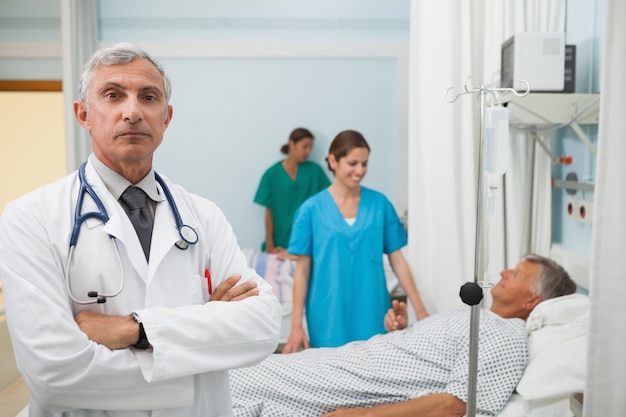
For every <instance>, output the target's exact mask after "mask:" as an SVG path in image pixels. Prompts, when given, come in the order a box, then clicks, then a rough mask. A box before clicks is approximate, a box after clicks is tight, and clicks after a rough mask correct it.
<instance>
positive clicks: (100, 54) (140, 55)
mask: <svg viewBox="0 0 626 417" xmlns="http://www.w3.org/2000/svg"><path fill="white" fill-rule="evenodd" d="M136 59H146V60H148V61H150V62H151V63H152V65H154V66H155V67H156V69H157V70H158V71H159V73H160V74H161V76H162V77H163V86H164V88H165V99H166V102H167V103H169V102H170V96H171V95H172V84H171V82H170V79H169V78H168V76H167V74H166V73H165V70H164V69H163V66H162V65H161V64H160V63H159V62H158V61H157V60H156V59H154V58H152V56H150V54H148V53H147V52H146V51H144V50H143V49H141V48H138V47H137V46H135V45H133V44H130V43H118V44H115V45H113V46H111V47H109V48H102V49H99V50H97V51H96V52H94V54H93V55H92V57H91V59H90V60H89V61H88V62H87V63H86V64H85V66H84V67H83V75H82V76H81V78H80V82H79V84H78V93H79V98H80V101H82V102H83V103H85V107H86V108H87V111H89V87H90V86H91V80H92V78H93V73H94V71H95V70H96V68H98V66H100V65H120V64H128V63H129V62H132V61H134V60H136Z"/></svg>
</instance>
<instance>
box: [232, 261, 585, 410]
mask: <svg viewBox="0 0 626 417" xmlns="http://www.w3.org/2000/svg"><path fill="white" fill-rule="evenodd" d="M244 252H245V253H246V256H247V258H248V263H249V266H250V267H252V268H254V269H255V270H256V271H257V272H258V273H259V275H261V276H263V277H264V278H265V279H266V280H267V281H268V283H269V284H270V285H272V288H273V289H274V292H275V294H276V296H277V297H278V299H279V300H280V302H281V305H282V307H283V321H282V327H281V342H283V343H284V341H286V339H287V337H288V334H289V327H290V322H291V290H292V283H293V271H294V270H295V262H293V261H279V260H278V259H277V258H276V256H275V255H268V254H266V253H263V252H260V251H256V250H251V249H248V250H244ZM385 258H386V257H385ZM566 269H567V265H566ZM385 274H386V278H387V286H388V288H389V290H390V292H391V291H393V289H394V288H395V287H396V286H397V283H398V282H397V278H396V277H395V275H394V274H393V271H392V270H391V268H390V267H389V265H388V263H386V264H385ZM572 278H574V279H575V280H577V279H576V277H574V276H572ZM584 281H585V282H587V281H586V280H584ZM577 282H580V280H577ZM485 304H486V305H488V304H489V296H488V294H486V301H485ZM588 319H589V298H588V297H587V296H586V295H584V294H572V295H568V296H564V297H558V298H555V299H551V300H546V301H544V302H542V303H540V304H539V305H538V306H537V307H536V308H535V309H534V310H533V312H532V313H531V315H530V316H529V318H528V320H527V322H526V330H527V333H528V337H529V355H530V358H529V359H530V360H529V363H528V365H527V367H526V369H525V371H524V374H523V376H522V379H521V380H520V382H519V384H518V385H517V389H516V391H515V392H514V393H513V395H512V396H511V398H510V399H509V401H508V403H507V405H506V406H505V408H504V409H503V410H502V411H501V412H500V414H498V417H570V416H573V415H574V414H573V413H572V412H571V411H570V397H572V395H574V394H576V393H581V392H583V390H584V381H585V371H586V358H587V352H586V350H587V334H588ZM468 331H469V329H468Z"/></svg>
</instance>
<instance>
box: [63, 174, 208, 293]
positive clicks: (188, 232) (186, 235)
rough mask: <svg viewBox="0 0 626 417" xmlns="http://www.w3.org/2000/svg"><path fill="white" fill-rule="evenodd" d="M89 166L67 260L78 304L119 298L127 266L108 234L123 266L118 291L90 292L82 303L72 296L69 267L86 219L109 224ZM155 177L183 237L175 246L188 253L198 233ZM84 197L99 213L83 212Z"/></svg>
mask: <svg viewBox="0 0 626 417" xmlns="http://www.w3.org/2000/svg"><path fill="white" fill-rule="evenodd" d="M86 164H87V163H86V162H83V164H82V165H81V166H80V168H79V169H78V179H79V181H80V188H79V189H78V200H77V202H76V211H75V214H74V227H73V229H72V235H71V237H70V252H69V255H68V257H67V264H66V268H65V270H66V276H65V286H66V288H67V292H68V294H69V296H70V298H71V299H72V301H74V302H75V303H78V304H95V303H98V304H102V303H106V301H107V298H112V297H116V296H118V295H119V294H120V293H121V292H122V290H123V289H124V283H125V276H124V265H123V263H122V257H121V256H120V251H119V248H118V247H117V240H116V239H115V237H114V236H111V235H109V237H110V238H111V242H112V243H113V248H114V249H115V256H116V258H117V262H118V265H119V266H120V275H121V277H122V278H121V279H120V286H119V288H118V289H117V291H115V292H113V293H109V294H104V293H100V292H98V291H89V292H87V296H88V297H89V298H90V299H89V300H80V299H78V298H76V297H75V296H74V294H73V293H72V285H71V283H70V264H71V262H72V258H73V255H74V248H75V247H76V242H77V241H78V234H79V233H80V226H81V225H82V224H83V222H85V220H87V219H89V218H92V217H93V218H96V219H98V220H100V221H101V222H102V223H103V224H106V223H107V222H108V221H109V215H108V214H107V211H106V209H105V208H104V204H102V200H100V198H99V197H98V195H97V194H96V192H95V191H94V190H93V188H92V187H91V185H89V183H88V182H87V180H86V179H85V165H86ZM154 177H155V179H156V181H157V182H158V183H159V185H160V186H161V188H162V189H163V192H164V193H165V198H166V199H167V202H168V204H169V205H170V207H171V208H172V213H173V214H174V220H175V222H176V227H177V228H178V235H179V236H180V240H179V241H177V242H176V247H177V248H179V249H181V250H185V249H187V248H188V247H189V245H195V244H196V243H197V242H198V233H196V231H195V230H194V228H193V227H191V226H189V225H187V224H184V223H183V220H182V218H181V217H180V212H179V211H178V207H177V206H176V203H175V202H174V197H173V196H172V193H171V192H170V190H169V188H168V187H167V185H166V184H165V181H163V178H161V176H160V175H159V174H157V173H156V172H155V173H154ZM85 194H89V196H90V197H91V199H92V200H93V202H94V203H95V204H96V206H97V207H98V211H90V212H87V213H81V211H82V207H83V200H84V199H85Z"/></svg>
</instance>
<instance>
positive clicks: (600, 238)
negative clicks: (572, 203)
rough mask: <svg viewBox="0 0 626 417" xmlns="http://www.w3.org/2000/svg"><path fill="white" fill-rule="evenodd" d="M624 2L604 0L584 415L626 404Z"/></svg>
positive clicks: (611, 412) (610, 412)
mask: <svg viewBox="0 0 626 417" xmlns="http://www.w3.org/2000/svg"><path fill="white" fill-rule="evenodd" d="M625 21H626V2H624V1H623V0H607V2H606V25H605V32H604V56H603V59H602V78H601V88H600V94H601V99H600V123H599V128H598V155H597V168H596V188H595V190H596V191H595V195H594V213H593V237H592V260H591V284H590V296H591V317H590V334H589V351H588V365H587V385H586V388H585V398H584V405H583V408H584V409H583V414H584V415H585V416H622V415H624V413H625V410H626V396H625V395H624V393H625V392H626V377H625V375H626V355H624V345H625V344H626V325H625V323H626V303H625V302H624V300H625V298H626V297H625V295H626V279H624V273H625V271H626V256H625V254H626V239H625V238H624V236H626V192H625V191H624V178H626V163H625V162H624V161H626V140H624V116H625V115H626V105H625V104H624V97H625V96H626V80H625V76H626V75H625V74H626V29H625V28H624V22H625Z"/></svg>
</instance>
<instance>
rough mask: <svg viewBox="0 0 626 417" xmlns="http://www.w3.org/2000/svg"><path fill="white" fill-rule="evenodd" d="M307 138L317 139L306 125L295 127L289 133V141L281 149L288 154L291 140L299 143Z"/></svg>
mask: <svg viewBox="0 0 626 417" xmlns="http://www.w3.org/2000/svg"><path fill="white" fill-rule="evenodd" d="M306 138H311V139H315V136H313V133H311V131H309V129H305V128H304V127H298V128H295V129H294V130H293V131H292V132H291V134H290V135H289V140H288V141H287V143H285V144H284V145H283V146H281V147H280V151H281V152H282V153H284V154H285V155H287V154H288V153H289V142H293V143H298V142H300V141H301V140H302V139H306Z"/></svg>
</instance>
